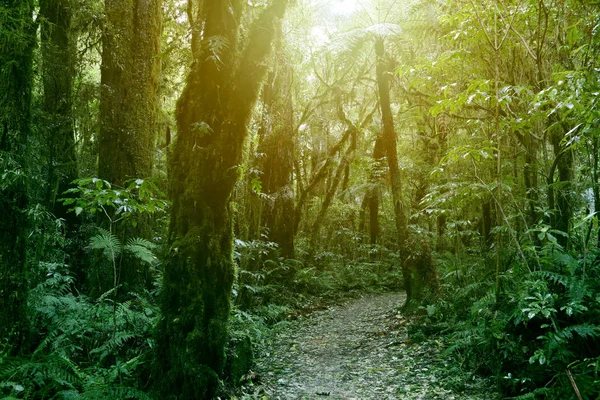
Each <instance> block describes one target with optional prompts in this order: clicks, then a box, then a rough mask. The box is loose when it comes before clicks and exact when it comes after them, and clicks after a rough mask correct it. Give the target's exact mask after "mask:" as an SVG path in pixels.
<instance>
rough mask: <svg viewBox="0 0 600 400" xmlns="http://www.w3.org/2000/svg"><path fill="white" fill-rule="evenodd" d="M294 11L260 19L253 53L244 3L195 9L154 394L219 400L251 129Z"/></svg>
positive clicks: (277, 4) (268, 12)
mask: <svg viewBox="0 0 600 400" xmlns="http://www.w3.org/2000/svg"><path fill="white" fill-rule="evenodd" d="M286 4H287V1H286V0H275V1H274V2H273V3H272V4H271V5H269V6H268V7H267V8H266V9H265V10H264V11H262V12H261V13H260V15H259V16H258V17H257V19H256V20H255V21H254V22H253V23H252V25H251V27H250V30H249V32H248V35H247V38H248V39H247V42H246V43H245V46H242V44H241V43H240V36H241V32H240V22H241V20H242V19H243V14H244V9H245V7H247V6H246V3H245V2H241V1H240V0H234V1H232V2H202V7H198V8H197V10H198V12H197V15H196V23H197V24H201V25H202V26H203V31H202V38H201V40H202V44H203V46H202V52H203V54H201V55H199V56H198V57H197V58H196V60H195V63H194V64H193V66H192V69H191V70H190V72H189V74H188V77H187V83H186V87H185V89H184V92H183V93H182V95H181V97H180V99H179V102H178V105H177V123H178V135H177V137H176V140H175V144H174V146H175V147H174V150H173V156H172V159H171V161H170V164H171V168H170V171H171V174H172V176H171V197H172V201H173V206H172V214H171V226H170V233H169V235H170V249H171V251H170V255H169V257H168V260H167V262H166V264H165V272H164V280H163V290H162V300H161V308H162V313H163V318H162V321H161V323H160V325H159V327H158V331H157V346H158V350H157V359H156V367H157V376H156V379H157V382H156V385H157V387H156V390H157V391H158V392H159V393H161V395H162V398H177V399H208V398H211V397H212V396H213V395H214V392H215V390H216V388H217V384H218V378H219V376H220V375H221V374H222V372H223V368H224V366H225V345H226V343H227V338H228V332H227V320H228V317H229V311H230V296H231V286H232V283H233V280H234V265H233V254H232V250H233V235H232V215H231V211H230V209H229V203H230V198H231V193H232V191H233V187H234V185H235V183H236V180H237V178H238V173H237V170H238V168H237V166H238V165H240V164H241V161H242V153H243V144H244V140H245V138H246V136H247V130H246V124H247V122H248V119H249V117H250V113H251V110H252V107H253V105H254V103H255V102H256V99H257V96H258V92H259V90H260V85H261V80H262V78H263V77H264V74H265V72H266V71H265V70H266V63H265V60H266V58H267V57H268V53H269V50H270V47H271V42H272V39H273V36H274V32H275V26H276V25H277V24H278V23H280V22H279V21H280V18H281V17H282V16H283V12H284V10H285V7H286ZM199 21H200V22H199Z"/></svg>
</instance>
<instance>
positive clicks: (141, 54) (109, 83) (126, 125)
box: [98, 0, 162, 186]
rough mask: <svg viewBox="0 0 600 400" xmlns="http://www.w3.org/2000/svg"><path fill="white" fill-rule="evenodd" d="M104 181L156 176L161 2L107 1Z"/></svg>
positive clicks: (100, 156) (102, 130)
mask: <svg viewBox="0 0 600 400" xmlns="http://www.w3.org/2000/svg"><path fill="white" fill-rule="evenodd" d="M105 13H106V28H105V30H104V35H103V41H102V68H101V72H102V79H101V84H102V86H101V87H102V91H101V99H100V141H99V147H98V175H99V177H100V178H101V179H105V180H107V181H109V182H111V183H113V184H116V185H121V186H122V185H123V183H124V182H125V181H126V180H128V179H132V178H148V177H150V176H151V175H152V167H153V159H154V147H155V139H156V128H157V125H156V118H157V108H158V77H159V72H160V61H159V59H158V55H159V53H160V33H161V24H162V11H161V2H160V0H106V2H105Z"/></svg>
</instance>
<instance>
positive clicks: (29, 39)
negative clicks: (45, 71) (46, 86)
mask: <svg viewBox="0 0 600 400" xmlns="http://www.w3.org/2000/svg"><path fill="white" fill-rule="evenodd" d="M0 26H1V27H2V29H0V170H2V171H3V172H4V173H3V175H2V176H1V177H0V210H2V211H1V212H0V304H1V307H0V348H5V349H7V350H8V352H9V353H12V354H16V353H17V351H18V350H19V348H21V346H22V345H23V342H24V341H25V338H26V336H27V331H28V323H27V313H26V308H27V307H26V306H27V302H26V299H27V289H28V287H27V282H28V271H27V260H26V243H27V231H28V226H27V218H26V215H25V209H26V207H27V186H28V184H27V178H26V176H27V173H26V172H24V171H23V170H24V169H25V168H26V162H27V160H26V155H27V154H28V151H27V141H28V136H29V119H30V103H31V88H32V80H33V70H32V65H33V48H34V46H35V24H34V21H33V2H32V1H26V0H20V1H19V0H12V1H4V2H2V3H0Z"/></svg>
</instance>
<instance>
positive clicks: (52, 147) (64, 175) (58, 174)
mask: <svg viewBox="0 0 600 400" xmlns="http://www.w3.org/2000/svg"><path fill="white" fill-rule="evenodd" d="M71 14H72V5H71V4H70V1H69V0H40V16H41V17H42V19H41V20H42V24H41V39H42V82H43V86H44V111H45V112H46V113H47V117H48V124H47V126H49V127H50V128H49V135H50V137H49V141H48V142H49V146H48V147H49V152H50V154H49V156H50V157H49V165H50V167H49V168H50V169H49V174H48V175H49V177H48V182H49V187H48V189H49V190H48V196H47V197H48V204H49V208H50V209H51V210H52V211H53V212H54V215H55V216H56V217H57V218H62V219H63V220H64V221H65V223H66V224H67V229H68V230H72V229H73V228H74V227H75V226H76V225H77V217H76V216H75V214H74V213H72V212H67V210H68V208H69V207H68V206H64V205H63V204H62V202H60V201H57V199H59V198H61V197H62V196H63V193H64V192H65V191H66V190H67V189H69V188H71V187H72V184H71V182H72V181H73V180H75V179H76V178H77V156H76V151H75V132H74V130H73V115H72V94H71V92H72V88H73V77H74V71H75V68H74V61H75V60H74V56H75V46H74V44H75V42H74V40H73V37H72V30H71V17H72V15H71Z"/></svg>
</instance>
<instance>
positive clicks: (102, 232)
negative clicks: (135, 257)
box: [90, 228, 123, 259]
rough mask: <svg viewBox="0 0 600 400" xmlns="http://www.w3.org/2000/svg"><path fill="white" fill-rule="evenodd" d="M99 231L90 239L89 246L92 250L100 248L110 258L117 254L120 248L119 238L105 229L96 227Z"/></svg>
mask: <svg viewBox="0 0 600 400" xmlns="http://www.w3.org/2000/svg"><path fill="white" fill-rule="evenodd" d="M98 231H99V233H98V234H97V235H96V236H92V237H91V239H90V247H91V248H92V249H94V250H102V251H103V252H104V254H105V256H106V257H108V258H110V259H112V258H114V257H116V256H118V255H119V254H120V253H121V250H122V247H123V246H122V244H121V241H120V240H119V238H118V237H117V236H116V235H115V234H114V233H111V232H109V231H107V230H106V229H103V228H98Z"/></svg>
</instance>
